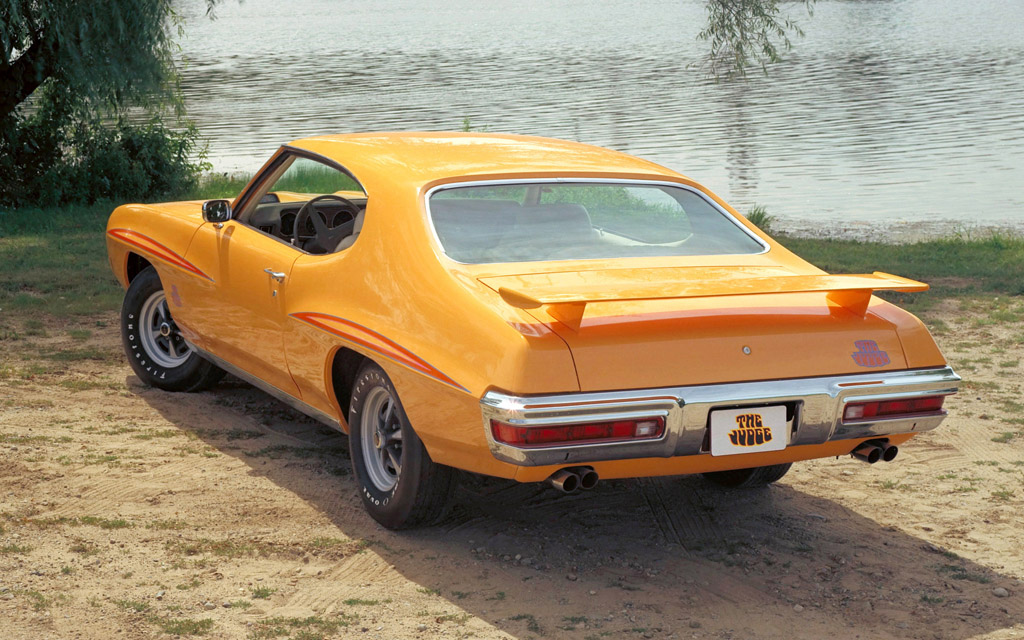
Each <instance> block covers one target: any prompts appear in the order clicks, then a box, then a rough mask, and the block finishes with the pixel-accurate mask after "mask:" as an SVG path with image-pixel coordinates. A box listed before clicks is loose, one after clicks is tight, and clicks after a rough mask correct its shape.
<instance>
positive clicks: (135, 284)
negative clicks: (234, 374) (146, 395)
mask: <svg viewBox="0 0 1024 640" xmlns="http://www.w3.org/2000/svg"><path fill="white" fill-rule="evenodd" d="M121 342H122V344H123V345H124V352H125V355H127V356H128V364H129V365H131V367H132V371H134V372H135V375H137V376H139V379H140V380H142V382H144V383H145V384H147V385H149V386H151V387H157V388H158V389H163V390H165V391H202V390H203V389H208V388H210V387H212V386H213V385H215V384H217V382H218V381H219V380H220V379H221V378H223V377H224V371H223V370H221V369H219V368H218V367H217V366H216V365H214V364H212V363H211V362H209V361H207V360H204V359H203V358H202V357H201V356H200V355H199V354H198V353H196V352H195V351H194V350H193V349H192V347H190V346H189V345H188V343H186V342H185V340H184V339H183V338H182V337H181V334H180V333H179V332H178V327H177V325H175V324H174V319H173V318H172V317H171V311H170V309H169V308H168V307H167V297H166V296H165V295H164V288H163V285H162V284H161V283H160V276H159V275H157V272H156V269H154V268H153V267H147V268H146V269H144V270H143V271H142V272H141V273H139V275H137V276H135V279H134V280H132V282H131V285H129V287H128V291H127V293H125V296H124V303H123V304H122V305H121Z"/></svg>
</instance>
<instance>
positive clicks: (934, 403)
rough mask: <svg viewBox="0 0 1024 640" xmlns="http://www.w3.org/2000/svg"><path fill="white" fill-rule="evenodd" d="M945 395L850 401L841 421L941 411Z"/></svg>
mask: <svg viewBox="0 0 1024 640" xmlns="http://www.w3.org/2000/svg"><path fill="white" fill-rule="evenodd" d="M943 400H945V396H926V397H923V398H901V399H897V400H875V401H872V402H851V403H850V404H848V405H846V409H845V410H844V411H843V421H844V422H848V421H851V420H870V419H872V418H896V417H899V416H912V415H919V414H927V413H938V412H940V411H942V401H943Z"/></svg>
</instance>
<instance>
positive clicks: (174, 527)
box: [146, 520, 188, 531]
mask: <svg viewBox="0 0 1024 640" xmlns="http://www.w3.org/2000/svg"><path fill="white" fill-rule="evenodd" d="M146 528H147V529H156V530H157V531H181V530H182V529H187V528H188V523H187V522H185V521H184V520H154V521H152V522H150V523H149V524H147V525H146Z"/></svg>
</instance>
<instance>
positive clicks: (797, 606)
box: [793, 604, 804, 613]
mask: <svg viewBox="0 0 1024 640" xmlns="http://www.w3.org/2000/svg"><path fill="white" fill-rule="evenodd" d="M803 610H804V606H803V605H802V604H794V605H793V611H796V612H797V613H800V612H801V611H803Z"/></svg>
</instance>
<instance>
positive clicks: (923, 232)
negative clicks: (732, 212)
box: [741, 212, 1024, 244]
mask: <svg viewBox="0 0 1024 640" xmlns="http://www.w3.org/2000/svg"><path fill="white" fill-rule="evenodd" d="M741 213H742V212H741ZM768 235H771V236H780V237H783V238H785V237H790V238H804V239H810V240H844V241H855V242H881V243H883V244H914V243H916V242H928V241H932V240H944V239H951V238H960V239H963V240H981V239H984V238H989V237H991V236H994V235H998V236H1010V237H1022V236H1024V221H1021V222H1016V223H1014V222H1011V221H1003V222H998V221H993V222H982V223H965V222H962V221H957V220H949V219H946V220H934V221H918V220H890V221H871V220H850V221H837V220H813V219H808V218H789V217H786V216H773V219H772V222H771V225H770V230H769V231H768Z"/></svg>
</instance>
